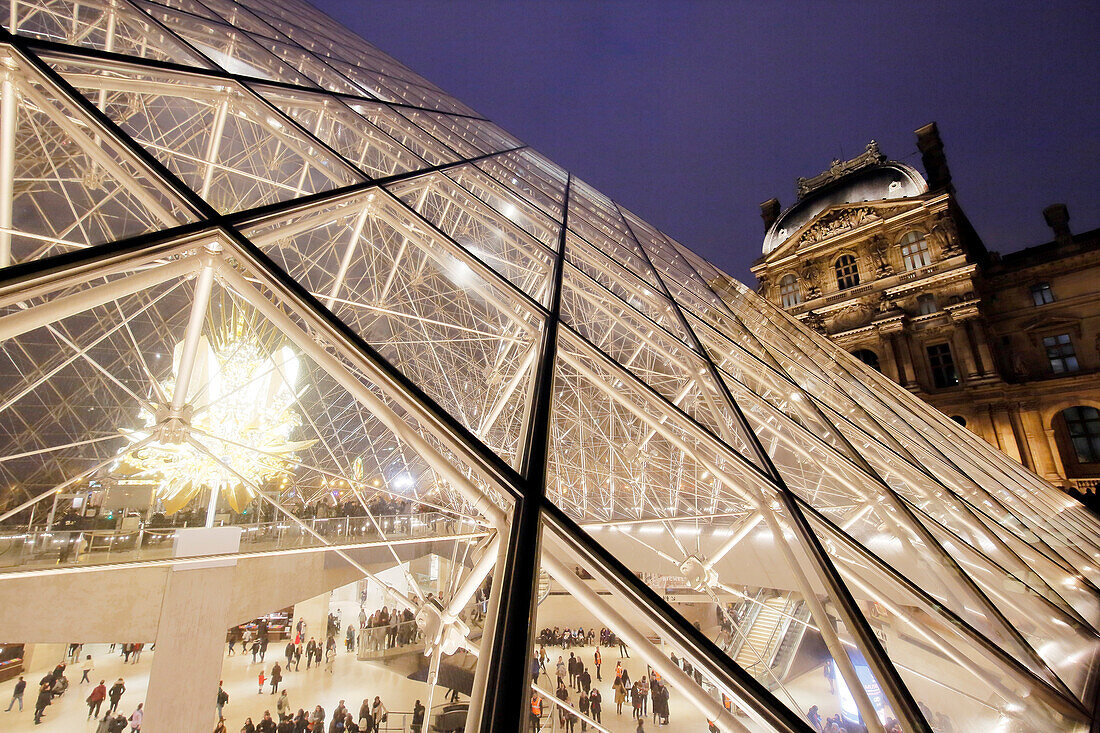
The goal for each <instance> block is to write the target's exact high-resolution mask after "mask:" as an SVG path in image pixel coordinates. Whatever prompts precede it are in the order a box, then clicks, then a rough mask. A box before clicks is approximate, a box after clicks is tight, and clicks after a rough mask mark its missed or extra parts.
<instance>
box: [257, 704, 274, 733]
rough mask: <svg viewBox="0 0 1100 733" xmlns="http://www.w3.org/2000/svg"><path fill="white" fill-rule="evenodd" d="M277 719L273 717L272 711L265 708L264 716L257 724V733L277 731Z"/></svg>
mask: <svg viewBox="0 0 1100 733" xmlns="http://www.w3.org/2000/svg"><path fill="white" fill-rule="evenodd" d="M277 732H278V728H277V727H276V725H275V721H274V720H272V719H271V711H270V710H265V711H264V717H263V719H262V720H261V721H260V722H259V724H258V725H257V726H256V733H277Z"/></svg>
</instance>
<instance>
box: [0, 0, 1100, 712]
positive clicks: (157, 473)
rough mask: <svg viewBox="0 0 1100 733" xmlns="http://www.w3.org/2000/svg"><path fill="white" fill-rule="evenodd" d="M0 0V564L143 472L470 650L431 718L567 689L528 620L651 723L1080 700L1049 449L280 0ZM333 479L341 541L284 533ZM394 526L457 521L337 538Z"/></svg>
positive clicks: (1053, 706) (1082, 658)
mask: <svg viewBox="0 0 1100 733" xmlns="http://www.w3.org/2000/svg"><path fill="white" fill-rule="evenodd" d="M5 9H6V12H4V13H3V14H2V18H3V24H4V27H5V29H6V31H7V32H6V33H5V35H4V37H3V38H2V39H0V44H2V48H0V56H2V61H3V71H2V74H3V76H2V82H0V268H2V269H0V487H2V488H0V543H3V545H4V547H3V549H4V552H3V553H0V594H2V593H3V588H4V584H5V582H17V581H20V580H21V579H26V578H31V577H37V576H35V575H34V574H35V573H36V572H40V570H39V569H36V567H37V566H39V565H42V561H41V558H42V555H41V554H36V553H35V552H33V551H32V550H33V549H34V547H35V543H41V544H43V545H44V546H47V547H55V546H57V543H59V542H61V543H62V545H64V542H65V541H66V540H65V539H64V538H65V537H66V531H68V530H65V529H64V526H63V525H62V524H61V523H60V518H59V515H58V497H62V498H63V499H68V498H70V497H72V496H76V495H77V494H78V493H80V492H83V495H84V496H85V497H93V496H94V497H95V498H96V500H98V501H115V499H113V498H112V497H116V496H118V495H120V494H122V495H127V496H130V497H131V500H132V497H133V496H134V495H135V494H140V493H141V491H144V492H146V494H147V495H150V496H151V498H146V499H145V505H146V506H148V507H149V508H148V511H149V512H150V513H153V512H154V510H156V512H161V511H163V512H164V513H165V514H166V515H177V514H178V513H179V512H184V513H191V512H193V513H194V516H195V517H196V520H197V521H198V522H199V523H200V524H201V523H202V519H203V518H204V517H206V519H207V523H208V524H212V523H219V524H239V525H241V526H243V527H245V528H248V527H250V526H252V525H250V522H252V521H253V518H251V517H249V516H248V510H249V508H250V507H251V508H253V511H254V512H256V511H258V512H261V513H267V515H268V517H269V518H271V519H272V520H273V521H275V522H276V523H279V522H282V523H284V524H286V525H287V526H289V527H291V530H292V533H296V534H294V538H295V539H294V540H293V542H295V543H296V544H295V545H294V546H295V547H296V548H298V550H300V551H318V552H320V551H326V552H329V553H332V552H335V553H337V554H338V555H339V557H340V558H342V561H343V562H345V563H347V566H348V567H351V568H354V571H353V573H352V574H353V575H356V574H358V577H364V576H365V577H368V578H371V579H372V580H374V581H377V582H379V583H381V584H382V585H383V586H385V587H386V588H388V589H390V590H392V591H393V592H394V594H395V596H396V597H398V598H399V599H400V602H399V605H401V606H404V607H406V608H408V609H409V610H410V611H412V612H414V613H416V614H417V618H418V622H419V623H420V627H421V632H422V633H423V634H424V635H425V638H426V639H427V642H426V643H427V645H428V653H429V654H430V655H431V654H434V655H435V658H436V661H438V658H439V657H441V656H444V655H452V654H453V653H454V651H455V649H456V648H459V649H467V650H469V649H476V653H477V658H476V659H477V661H476V671H474V673H473V685H472V688H471V701H470V705H469V708H468V710H467V712H466V714H467V715H468V717H467V719H466V726H467V730H472V729H474V728H477V729H479V730H520V729H524V728H525V726H527V725H528V716H529V714H530V713H529V709H530V706H531V701H532V699H533V698H532V695H534V696H535V697H539V696H541V697H542V698H543V699H544V701H545V703H544V704H545V706H546V707H547V710H549V708H550V706H551V705H552V706H554V710H555V711H556V712H557V715H558V716H559V720H563V721H564V720H566V719H567V718H568V717H569V716H571V715H583V714H584V712H585V711H586V710H589V708H588V705H587V703H585V704H584V705H582V706H580V707H578V706H577V705H574V704H573V703H564V702H562V701H560V700H559V698H558V697H556V696H555V694H554V692H553V691H552V689H548V688H547V686H548V685H549V686H550V687H551V688H552V687H553V685H552V683H550V681H549V676H547V677H546V679H543V678H542V677H541V675H540V674H539V673H537V672H536V673H535V674H534V675H532V674H531V665H530V661H531V655H532V654H533V653H534V650H535V649H537V648H538V646H539V645H540V644H545V643H554V642H555V640H554V638H553V637H554V633H553V631H552V628H553V627H555V626H560V625H569V624H568V623H567V622H566V623H564V624H563V622H562V620H561V619H562V618H578V619H584V621H581V622H580V623H581V624H582V625H583V626H588V627H591V626H604V627H607V628H608V629H609V631H610V633H612V634H614V635H615V636H616V637H617V638H619V639H622V640H624V642H625V644H626V645H627V646H628V647H629V648H630V649H631V650H632V651H633V652H634V656H636V657H638V658H640V659H641V660H642V663H644V664H645V665H646V666H647V669H649V670H650V671H651V672H652V676H651V678H650V679H654V680H656V679H660V680H662V681H663V683H664V685H666V686H667V687H668V688H670V689H671V690H672V691H673V694H674V695H675V696H677V697H679V698H680V699H681V700H683V701H686V702H687V703H688V707H687V709H688V710H689V711H690V712H689V713H687V714H685V717H683V718H681V719H679V720H677V721H676V722H677V723H678V724H679V725H680V726H682V727H678V726H677V725H676V724H673V729H677V730H679V729H683V730H688V729H690V730H705V729H706V726H707V725H708V724H710V725H711V726H712V727H713V728H715V729H717V730H721V731H744V730H752V731H795V730H803V731H804V730H811V729H814V728H813V726H817V725H818V723H817V720H816V719H815V715H817V714H819V713H822V715H821V718H822V719H824V718H826V717H828V716H827V715H826V714H824V713H830V714H831V713H836V714H837V715H838V716H840V717H841V719H842V721H843V722H844V724H862V725H864V726H866V727H867V728H868V729H869V730H877V731H891V732H892V731H894V730H904V731H938V732H941V733H942V732H944V731H952V730H953V731H984V730H989V731H1005V732H1007V731H1021V732H1022V731H1084V730H1086V729H1087V728H1089V726H1090V725H1091V724H1092V714H1093V709H1094V698H1095V695H1096V692H1097V690H1096V688H1097V675H1096V672H1097V669H1098V665H1097V656H1096V655H1097V652H1098V650H1100V647H1098V640H1100V634H1098V629H1100V587H1098V586H1100V532H1098V529H1100V524H1098V522H1097V520H1096V519H1095V518H1094V517H1093V516H1091V515H1089V514H1088V513H1087V512H1086V511H1085V510H1084V509H1083V507H1081V506H1080V505H1079V504H1077V503H1076V502H1074V501H1073V500H1072V499H1070V498H1068V497H1066V496H1065V495H1064V494H1062V493H1061V492H1060V491H1058V490H1057V489H1056V488H1054V487H1053V486H1051V485H1049V484H1047V483H1045V482H1044V481H1043V480H1041V479H1040V478H1038V477H1037V476H1035V475H1033V474H1031V473H1029V472H1028V471H1026V470H1025V469H1023V468H1022V467H1020V466H1019V465H1017V464H1015V463H1013V462H1012V461H1010V460H1009V459H1008V458H1006V457H1005V456H1003V455H1002V454H1000V453H999V452H997V451H996V450H994V449H993V448H991V447H990V446H988V445H986V444H985V443H984V442H982V441H981V440H979V439H978V438H976V437H975V436H973V435H972V434H970V433H969V432H967V431H966V430H965V429H963V428H961V427H959V426H958V425H956V424H955V423H954V422H952V421H951V420H948V419H946V418H945V417H944V416H943V415H941V414H940V413H938V412H937V411H935V410H933V409H931V408H929V407H928V406H926V405H925V404H924V403H922V402H920V401H919V400H917V399H916V398H914V397H913V396H912V395H910V394H909V393H907V392H906V391H904V390H902V389H899V388H898V387H897V385H895V384H893V383H891V382H889V381H888V380H886V379H884V378H883V377H882V376H881V375H880V374H878V373H876V372H874V371H872V370H869V369H868V368H866V367H865V366H864V365H863V364H861V363H860V362H858V361H856V360H855V359H853V358H851V357H850V356H849V355H848V354H846V353H845V352H843V351H841V350H839V349H837V348H836V347H834V346H833V345H832V344H831V343H829V342H828V341H827V340H825V339H824V338H822V337H821V336H819V335H818V334H816V333H813V332H811V331H809V330H807V329H805V328H803V327H802V326H801V325H800V324H799V323H798V322H796V321H795V320H793V319H791V318H789V317H788V316H787V315H786V314H784V313H783V312H782V311H780V310H778V309H776V308H774V307H772V306H771V305H770V304H769V303H767V302H765V301H763V300H761V299H760V298H758V297H757V296H756V295H755V294H753V293H752V292H751V291H749V290H748V289H747V288H745V287H744V286H742V285H741V284H739V283H737V282H735V281H734V280H733V279H732V278H730V277H729V276H727V275H725V274H724V273H722V272H721V271H720V270H718V269H717V268H716V267H714V266H713V265H712V264H710V263H708V262H706V261H705V260H703V259H702V258H700V257H698V256H697V255H695V254H694V253H692V252H691V251H690V250H689V249H687V248H686V247H684V246H682V245H681V244H679V243H677V242H675V241H674V240H672V239H670V238H669V237H667V236H666V235H664V234H663V233H661V232H660V231H658V230H657V229H656V228H654V227H652V226H650V225H649V224H647V223H646V222H645V221H644V220H643V219H642V218H640V217H639V216H637V215H635V214H634V213H632V212H629V211H626V210H624V209H623V208H621V207H620V206H619V205H617V204H616V203H615V202H614V201H612V200H611V199H609V198H607V197H606V196H604V195H602V194H601V193H599V192H598V191H596V190H595V189H593V188H592V187H591V186H589V185H587V184H585V183H584V182H583V181H581V180H579V179H577V178H575V177H573V176H572V175H571V174H570V173H568V172H567V171H565V170H563V169H561V168H560V167H558V166H557V165H555V164H554V163H552V162H551V161H549V160H547V159H546V158H544V157H543V156H541V155H540V154H539V153H537V152H536V151H534V150H532V149H531V148H530V147H528V146H526V145H524V144H523V143H522V142H520V141H519V140H517V139H516V138H514V137H512V136H511V135H509V134H508V133H506V132H504V131H503V130H501V129H499V128H498V127H496V126H495V125H494V124H493V123H491V122H489V121H488V120H485V119H484V118H482V117H481V116H479V115H478V114H477V113H476V112H475V111H474V110H472V109H470V108H469V107H467V106H466V105H464V104H462V103H461V102H459V101H458V100H456V99H453V98H451V97H450V96H448V95H447V94H446V93H444V92H443V91H441V90H440V89H438V88H437V87H435V86H434V85H432V84H431V83H430V82H428V81H426V80H425V79H423V78H421V77H420V76H418V75H416V74H415V73H413V72H412V71H410V70H409V69H407V68H406V67H404V66H403V65H401V64H400V63H399V62H397V61H395V60H393V59H391V58H389V57H388V56H387V55H385V54H384V53H382V52H381V51H379V50H378V49H376V48H374V47H373V46H371V45H370V44H369V43H367V42H365V41H363V40H362V39H360V38H358V37H356V36H355V35H353V34H352V33H350V32H349V31H347V30H346V29H344V28H342V27H341V26H340V25H338V24H337V23H335V22H333V21H332V20H330V19H329V18H327V17H325V16H324V15H323V14H321V13H320V12H318V11H317V10H316V9H314V8H312V7H311V6H309V5H307V4H305V3H303V2H301V0H279V1H278V2H275V0H244V1H243V2H239V3H234V2H231V1H230V0H216V1H212V0H201V2H200V0H163V2H152V1H147V0H133V1H132V2H131V1H130V0H81V1H80V2H76V0H29V1H27V0H9V1H8V2H7V3H6V7H5ZM112 492H114V494H112ZM382 499H385V500H387V501H397V502H405V503H409V502H411V503H412V504H414V505H415V506H417V507H418V508H419V511H420V512H421V513H422V514H421V515H422V516H424V517H429V516H430V517H432V519H430V520H428V519H425V520H423V521H418V522H417V523H416V527H417V529H416V530H415V531H414V530H413V528H412V527H413V524H412V523H409V524H408V525H407V526H405V527H404V528H403V529H401V528H400V526H399V525H398V524H387V522H388V521H389V520H388V519H385V518H381V517H378V516H376V515H377V514H378V512H377V510H376V509H375V506H376V504H377V502H378V501H379V500H382ZM125 501H126V499H125V498H124V499H123V504H125ZM349 502H350V503H351V504H353V505H355V506H361V507H362V510H363V511H362V513H361V516H363V517H365V519H364V520H363V521H362V525H363V530H362V531H363V532H374V533H375V534H372V535H371V537H373V538H374V539H372V540H371V542H364V540H363V537H362V536H359V535H355V534H354V533H352V532H351V530H350V529H347V526H350V525H347V526H346V527H345V529H344V530H341V531H340V532H335V531H333V532H329V531H327V530H323V529H322V530H318V526H319V525H317V524H316V521H317V520H316V507H317V506H318V505H319V503H324V504H326V505H329V504H331V505H335V506H343V505H346V504H348V503H349ZM115 503H116V504H117V501H115ZM135 505H136V504H131V506H135ZM104 506H106V504H104ZM43 522H45V525H43ZM257 526H258V525H257ZM68 532H69V534H70V535H71V534H80V532H79V531H78V530H71V531H68ZM402 532H403V533H404V534H401V538H400V541H398V540H397V539H395V537H396V535H397V534H399V533H402ZM17 537H18V541H17V540H16V539H15V538H17ZM59 537H60V538H62V539H58V538H59ZM28 538H29V539H28ZM289 541H290V540H284V539H280V540H278V541H277V542H275V544H274V545H272V544H271V543H270V542H268V540H267V539H262V540H261V539H259V538H257V539H254V540H249V542H250V544H249V546H248V547H247V548H246V547H242V550H241V551H242V552H244V551H245V550H246V549H247V550H248V551H250V552H254V553H258V554H260V555H263V554H264V553H278V552H282V551H286V550H287V547H286V546H284V545H285V543H286V542H289ZM419 541H423V542H434V543H437V544H439V543H444V542H450V543H452V545H453V547H455V548H458V547H461V548H464V549H463V550H462V556H463V557H465V558H467V559H466V561H464V562H460V563H454V564H453V567H452V570H451V572H452V573H453V577H452V581H451V583H450V585H449V587H448V589H447V590H446V591H445V592H444V593H442V594H441V596H440V597H439V598H437V599H434V600H433V599H431V597H430V596H425V595H424V594H423V593H422V592H421V589H420V588H418V587H417V584H416V583H415V582H411V583H410V584H409V588H408V589H406V590H405V591H403V592H398V590H397V588H396V586H395V581H393V580H392V579H390V580H386V579H383V578H382V573H380V572H379V571H377V569H369V568H367V567H366V563H365V561H364V560H362V559H361V556H360V555H356V554H355V553H356V552H365V550H364V549H363V548H364V547H365V546H366V545H370V547H377V548H387V550H388V552H390V553H391V554H392V562H390V565H391V566H400V565H401V562H402V560H401V559H399V551H398V550H399V548H401V547H405V548H406V549H407V547H409V546H412V545H413V544H415V543H416V542H419ZM265 542H268V543H267V544H264V543H265ZM280 543H282V544H280ZM372 543H373V544H372ZM402 543H406V544H402ZM410 543H411V544H410ZM169 549H170V548H167V547H164V546H161V547H158V546H157V545H151V546H147V545H143V544H142V542H141V541H140V540H139V541H138V544H137V546H128V548H127V549H125V550H122V551H114V552H113V554H106V553H96V552H92V551H90V549H89V550H88V551H85V552H83V553H80V552H76V553H74V554H68V553H66V552H65V550H64V547H63V549H62V551H61V555H60V556H59V557H57V558H56V561H55V558H53V557H52V556H51V558H50V563H49V564H50V565H59V567H54V568H53V569H52V570H51V571H50V572H62V573H68V574H69V576H73V575H77V574H79V573H81V572H83V571H84V570H85V569H86V568H88V567H90V566H93V565H97V564H108V563H111V564H115V565H117V564H120V563H121V564H123V565H126V566H127V567H140V566H142V564H150V563H158V562H165V557H168V556H169V555H170V553H169ZM368 549H369V548H368ZM404 551H405V550H401V552H404ZM435 552H439V551H438V550H435ZM166 553H168V554H166ZM387 557H389V556H387ZM455 557H458V550H457V549H456V550H455ZM58 561H59V562H58ZM98 570H99V571H100V572H102V573H110V572H111V569H110V568H99V569H98ZM406 575H408V573H406ZM489 579H491V592H490V593H489V596H490V603H489V608H490V609H491V610H490V611H489V613H488V616H487V617H486V622H485V626H484V629H483V632H482V635H481V637H480V638H479V639H477V640H476V641H475V639H474V638H473V636H472V635H471V634H470V633H469V629H468V628H467V626H466V625H464V624H463V623H462V621H461V618H464V617H465V615H466V613H467V611H468V610H469V608H470V605H469V604H471V603H472V602H473V595H474V593H473V590H474V589H476V588H477V587H478V586H480V585H482V584H483V583H487V582H489ZM345 582H346V581H345ZM9 587H10V586H9ZM440 603H446V604H447V605H446V607H445V608H442V609H441V610H440ZM433 604H434V605H433ZM432 609H436V610H435V611H432ZM433 613H434V615H433ZM214 632H217V633H220V632H221V630H220V629H215V630H213V631H212V633H214ZM433 650H434V651H433ZM607 656H608V657H609V658H610V657H611V656H612V654H611V650H610V647H608V651H607ZM608 666H610V665H608ZM433 669H436V671H437V672H438V666H433ZM429 687H430V688H431V689H434V686H431V685H430V686H429ZM431 689H429V690H428V691H427V692H426V693H425V694H426V695H427V698H428V700H429V706H430V704H431V702H430V701H431V699H432V697H431V696H432V694H433V693H432V692H431ZM211 697H212V694H211ZM656 699H657V698H656V696H655V697H654V700H656ZM655 704H656V703H655ZM609 707H610V704H609V703H608V704H607V706H606V708H605V710H606V709H607V708H609ZM693 716H694V717H693ZM553 717H554V713H551V718H553ZM585 717H586V719H587V720H591V712H589V714H588V715H587V716H585ZM609 725H610V724H609ZM822 725H824V723H822ZM599 729H601V730H605V729H606V728H603V727H600V728H599ZM817 729H821V727H820V726H818V728H817Z"/></svg>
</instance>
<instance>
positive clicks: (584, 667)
mask: <svg viewBox="0 0 1100 733" xmlns="http://www.w3.org/2000/svg"><path fill="white" fill-rule="evenodd" d="M590 634H591V638H592V639H593V640H594V639H595V632H594V631H592V630H589V631H588V632H585V631H584V630H583V629H577V630H575V631H574V630H569V629H565V630H559V629H556V628H555V629H543V631H542V632H540V634H539V637H540V638H541V639H544V640H547V641H549V640H553V639H560V640H565V641H567V644H569V642H568V640H570V639H572V638H574V635H575V637H576V638H584V639H588V638H589V635H590ZM600 639H601V644H600V645H599V646H595V645H588V644H584V646H594V648H593V649H592V657H591V662H590V663H586V662H585V660H584V659H582V658H581V656H580V655H579V654H578V653H577V652H574V651H569V648H570V646H581V645H579V644H569V646H566V645H562V644H561V643H560V642H559V644H558V645H559V646H563V649H564V650H565V651H569V658H568V659H566V658H565V654H564V653H563V654H560V655H558V658H557V661H556V662H554V663H551V661H550V657H549V655H548V654H547V652H546V645H545V644H541V645H540V647H539V651H538V653H537V654H536V655H535V657H534V658H533V659H532V661H531V675H532V677H533V678H534V679H535V680H536V682H537V681H538V680H540V679H541V678H542V677H543V676H545V677H546V678H547V680H549V679H550V676H551V672H552V673H553V676H554V679H555V683H556V684H555V685H554V698H556V699H557V700H558V701H560V703H561V704H558V703H554V702H553V701H548V700H544V699H543V696H542V695H541V694H540V693H538V692H534V693H532V695H531V701H530V705H531V708H530V709H531V716H530V720H531V728H532V730H533V731H539V730H541V728H542V723H543V718H544V716H546V715H552V714H553V710H552V708H556V709H557V715H558V723H559V725H560V727H561V728H562V729H564V730H566V731H568V732H569V733H573V731H574V730H575V727H576V725H577V723H578V722H579V723H580V726H581V731H586V730H588V722H589V720H591V721H592V722H594V723H599V724H601V725H602V723H603V707H604V693H603V692H602V691H601V690H600V689H599V686H598V685H597V684H596V683H597V682H603V681H604V680H603V670H602V667H603V654H602V652H601V647H608V646H614V645H615V644H621V641H619V640H617V639H615V637H614V635H613V634H611V632H610V631H608V630H607V629H603V630H602V631H601V632H600ZM622 649H623V651H625V646H624V647H622ZM582 654H585V655H586V656H587V653H586V652H582ZM627 656H628V655H627ZM622 660H623V657H620V658H619V660H618V661H616V662H615V668H614V670H613V671H611V672H610V673H609V674H608V679H609V681H610V683H611V688H610V690H609V692H608V694H609V695H610V698H611V699H610V700H609V703H610V702H614V703H615V714H616V715H622V714H623V707H624V705H629V709H630V714H631V717H632V718H634V719H636V720H637V721H638V723H637V725H638V730H642V729H643V727H644V721H645V720H646V719H647V716H648V715H650V714H652V721H653V723H654V725H658V726H664V725H668V724H669V705H668V701H669V688H668V685H667V684H665V682H664V680H663V679H662V678H661V675H660V673H658V672H657V671H656V670H654V669H652V668H651V667H649V666H648V665H647V666H646V672H645V674H644V675H642V676H641V677H640V678H639V679H637V680H633V681H631V677H630V671H629V670H628V669H627V668H626V667H625V666H624V665H623V661H622ZM591 669H594V670H595V672H596V676H595V678H594V679H593V676H592V672H591V671H590V670H591ZM574 711H576V712H574ZM577 713H579V715H578V714H577Z"/></svg>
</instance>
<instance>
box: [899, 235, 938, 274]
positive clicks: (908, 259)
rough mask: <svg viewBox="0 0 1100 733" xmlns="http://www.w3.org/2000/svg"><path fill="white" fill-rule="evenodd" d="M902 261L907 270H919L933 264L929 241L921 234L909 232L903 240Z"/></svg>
mask: <svg viewBox="0 0 1100 733" xmlns="http://www.w3.org/2000/svg"><path fill="white" fill-rule="evenodd" d="M901 259H902V261H903V262H904V263H905V269H906V270H917V269H920V268H921V267H928V265H931V264H932V253H931V252H929V251H928V240H927V239H925V238H924V235H923V234H921V233H920V232H909V233H908V234H906V235H905V236H904V237H902V238H901Z"/></svg>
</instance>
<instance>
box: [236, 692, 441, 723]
mask: <svg viewBox="0 0 1100 733" xmlns="http://www.w3.org/2000/svg"><path fill="white" fill-rule="evenodd" d="M223 699H224V700H225V703H227V702H228V701H229V696H228V695H227V694H226V693H225V691H224V690H222V689H221V688H219V690H218V701H219V704H218V712H219V722H218V727H216V728H215V729H214V733H226V728H225V719H224V718H222V717H221V711H222V708H223V707H224V705H225V703H223V702H222V700H223ZM425 712H426V711H425V708H424V705H423V704H422V703H421V702H420V701H419V700H417V701H416V704H415V705H414V706H413V712H412V727H413V729H414V730H419V726H421V725H422V724H423V722H424V715H425ZM388 719H389V710H388V709H387V708H386V706H385V704H384V703H383V702H382V699H381V697H379V696H377V695H376V696H375V697H374V700H373V701H371V700H370V699H369V698H363V703H362V705H360V706H359V710H358V714H356V713H354V712H353V711H352V710H350V709H348V707H347V705H346V704H345V701H344V700H341V701H340V703H339V705H337V706H336V709H335V710H333V711H332V717H331V718H328V717H327V716H326V713H325V709H324V708H323V707H322V706H320V705H316V706H314V708H313V710H312V711H310V712H306V709H305V708H298V711H297V712H294V711H293V709H292V708H291V706H290V699H289V696H288V695H287V692H286V690H283V692H282V693H281V694H280V695H279V699H278V701H277V702H276V704H275V715H274V716H273V715H272V713H271V710H265V711H264V712H263V715H262V716H260V718H259V720H257V721H253V720H252V718H251V717H249V718H247V719H246V720H245V722H244V725H243V726H242V727H241V733H305V732H306V731H309V732H310V733H326V731H327V733H375V732H376V731H378V730H380V729H381V728H382V726H383V724H385V723H386V722H387V721H388ZM326 720H327V721H328V727H327V728H326V726H325V722H326Z"/></svg>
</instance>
